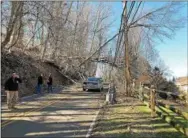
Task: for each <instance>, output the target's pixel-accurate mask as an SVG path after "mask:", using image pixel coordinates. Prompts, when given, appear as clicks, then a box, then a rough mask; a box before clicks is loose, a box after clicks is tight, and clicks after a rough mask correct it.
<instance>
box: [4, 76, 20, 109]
mask: <svg viewBox="0 0 188 138" xmlns="http://www.w3.org/2000/svg"><path fill="white" fill-rule="evenodd" d="M18 83H22V80H21V79H20V77H19V76H18V75H17V74H16V73H13V74H12V76H11V77H10V78H9V79H8V80H7V81H6V82H5V92H6V93H7V105H8V109H16V108H15V105H16V103H17V102H18V98H19V96H18Z"/></svg>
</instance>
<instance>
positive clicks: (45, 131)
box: [1, 90, 102, 138]
mask: <svg viewBox="0 0 188 138" xmlns="http://www.w3.org/2000/svg"><path fill="white" fill-rule="evenodd" d="M100 104H102V100H101V98H100V93H98V92H82V91H79V90H64V91H61V92H60V93H55V94H47V95H45V96H42V97H38V98H36V97H35V98H33V99H31V100H29V101H28V100H27V101H26V102H22V104H20V105H19V106H17V107H18V110H16V111H8V110H7V107H6V106H2V124H1V130H2V131H1V135H2V137H19V138H21V137H86V135H87V133H88V130H89V128H90V125H91V123H92V121H93V119H94V118H95V116H96V113H97V111H98V109H99V107H100Z"/></svg>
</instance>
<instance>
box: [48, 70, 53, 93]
mask: <svg viewBox="0 0 188 138" xmlns="http://www.w3.org/2000/svg"><path fill="white" fill-rule="evenodd" d="M47 85H48V93H50V92H51V93H52V92H53V90H52V74H51V73H50V74H49V77H48V81H47Z"/></svg>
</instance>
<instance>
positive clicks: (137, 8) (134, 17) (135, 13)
mask: <svg viewBox="0 0 188 138" xmlns="http://www.w3.org/2000/svg"><path fill="white" fill-rule="evenodd" d="M141 4H142V1H141V2H140V3H139V5H138V8H137V9H136V12H135V13H134V15H133V18H132V20H131V22H132V21H134V18H135V16H136V14H137V12H138V10H139V8H140V5H141Z"/></svg>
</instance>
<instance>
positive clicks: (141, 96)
mask: <svg viewBox="0 0 188 138" xmlns="http://www.w3.org/2000/svg"><path fill="white" fill-rule="evenodd" d="M139 99H140V100H141V101H144V94H143V86H142V83H141V82H140V86H139Z"/></svg>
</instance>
